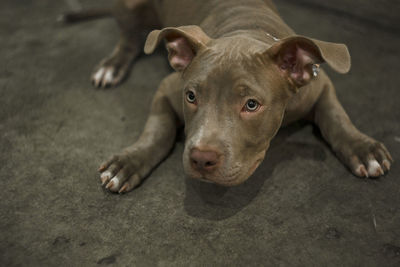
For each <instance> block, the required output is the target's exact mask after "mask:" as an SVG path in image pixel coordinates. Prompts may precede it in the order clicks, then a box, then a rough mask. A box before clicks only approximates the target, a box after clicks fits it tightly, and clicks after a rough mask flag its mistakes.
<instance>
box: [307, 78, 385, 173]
mask: <svg viewBox="0 0 400 267" xmlns="http://www.w3.org/2000/svg"><path fill="white" fill-rule="evenodd" d="M321 78H322V77H321ZM324 78H326V83H325V86H324V89H323V92H322V94H321V96H320V98H319V100H318V102H317V103H316V106H315V116H314V121H315V123H316V124H317V125H318V126H319V128H320V130H321V133H322V135H323V137H324V138H325V139H326V140H327V141H328V143H329V144H330V145H331V146H332V149H333V150H334V152H335V153H336V154H337V156H338V157H339V158H340V159H341V160H342V161H343V163H344V164H345V165H346V166H347V167H349V168H350V170H351V171H352V172H353V173H354V174H355V175H357V176H359V177H378V176H381V175H383V174H384V172H386V171H388V170H389V169H390V165H391V162H392V161H393V159H392V157H391V156H390V153H389V152H388V150H387V149H386V147H385V146H384V145H383V144H382V143H380V142H378V141H376V140H374V139H373V138H371V137H369V136H367V135H365V134H363V133H361V132H360V131H359V130H358V129H357V128H356V127H355V126H354V125H353V123H352V122H351V121H350V119H349V117H348V116H347V114H346V112H345V111H344V109H343V107H342V105H341V104H340V103H339V101H338V99H337V97H336V93H335V89H334V87H333V84H332V83H331V81H330V80H329V78H327V77H326V76H325V77H324Z"/></svg>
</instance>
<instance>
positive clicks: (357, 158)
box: [336, 135, 393, 177]
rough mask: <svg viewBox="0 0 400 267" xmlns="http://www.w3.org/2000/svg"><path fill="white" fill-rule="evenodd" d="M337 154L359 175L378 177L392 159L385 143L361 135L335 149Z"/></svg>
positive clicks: (386, 169) (385, 170)
mask: <svg viewBox="0 0 400 267" xmlns="http://www.w3.org/2000/svg"><path fill="white" fill-rule="evenodd" d="M336 152H337V154H338V156H339V157H340V158H341V159H342V160H343V161H344V163H345V164H346V165H347V166H348V167H349V168H350V169H351V171H352V172H353V173H354V174H355V175H357V176H359V177H379V176H382V175H384V174H385V172H387V171H389V169H390V165H391V163H392V162H393V159H392V157H391V155H390V153H389V151H388V150H387V149H386V147H385V145H384V144H382V143H381V142H378V141H376V140H374V139H372V138H370V137H368V136H365V135H361V136H359V137H358V138H352V140H351V141H348V142H345V143H344V144H342V145H341V147H340V149H338V150H336Z"/></svg>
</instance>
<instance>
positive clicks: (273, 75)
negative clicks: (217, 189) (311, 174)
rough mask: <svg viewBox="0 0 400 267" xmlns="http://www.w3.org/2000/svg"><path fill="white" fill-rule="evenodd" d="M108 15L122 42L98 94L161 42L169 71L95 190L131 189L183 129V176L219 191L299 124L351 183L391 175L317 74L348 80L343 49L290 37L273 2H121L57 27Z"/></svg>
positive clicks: (106, 65)
mask: <svg viewBox="0 0 400 267" xmlns="http://www.w3.org/2000/svg"><path fill="white" fill-rule="evenodd" d="M111 15H112V16H114V17H115V18H116V20H117V22H118V25H119V26H120V29H121V37H120V40H119V42H118V44H117V46H116V48H115V49H114V51H113V53H112V54H111V56H109V57H108V58H106V59H105V60H103V61H102V62H101V63H100V65H99V66H98V67H97V68H96V69H95V71H94V73H93V75H92V81H93V84H94V85H95V86H96V87H108V86H115V85H117V84H118V83H120V82H121V81H122V80H123V78H124V77H125V76H126V73H127V72H128V70H129V67H130V64H131V62H132V61H133V60H134V59H135V58H136V57H137V56H138V55H139V54H140V51H141V50H142V45H143V43H144V52H145V53H146V54H151V53H152V52H153V51H154V50H155V49H156V47H157V46H158V45H159V43H161V42H164V43H165V46H166V49H167V50H168V60H169V63H170V65H171V67H172V68H173V69H174V70H175V72H173V73H172V74H170V75H169V76H167V77H166V78H164V79H163V81H162V82H161V84H160V86H159V88H158V90H157V92H156V94H155V96H154V99H153V101H152V106H151V111H150V115H149V117H148V120H147V122H146V124H145V127H144V130H143V133H142V134H141V136H140V137H139V139H138V140H137V141H136V142H135V143H134V144H133V145H131V146H129V147H127V148H126V149H124V150H123V151H122V152H121V153H119V154H116V155H114V156H112V157H111V158H110V159H109V160H107V161H106V162H104V163H103V164H101V166H100V168H99V172H100V179H101V183H102V185H103V186H105V187H106V188H107V189H109V191H111V192H119V193H123V192H128V191H130V190H132V189H134V188H135V187H137V186H138V185H139V184H140V183H141V181H142V180H143V179H144V178H145V177H146V175H148V174H149V172H150V171H151V170H152V169H153V168H154V167H155V166H156V165H157V164H158V163H159V162H161V161H162V160H163V159H164V158H165V157H166V156H167V155H168V153H169V152H170V150H171V148H172V147H173V145H174V142H175V137H176V134H177V130H178V129H179V128H180V127H182V126H184V132H185V136H186V140H185V148H184V153H183V167H184V171H185V174H186V175H187V176H189V177H192V178H195V179H200V180H202V181H206V182H212V183H216V184H219V185H223V186H234V185H238V184H241V183H243V182H244V181H245V180H247V179H248V178H249V177H250V176H251V175H252V173H253V172H254V171H255V169H256V168H257V167H258V166H259V164H260V163H261V162H262V161H263V159H264V156H265V154H266V151H267V150H268V147H269V145H270V142H271V140H272V138H273V137H274V136H275V134H276V133H277V131H278V129H279V128H280V127H281V126H284V125H287V124H290V123H292V122H294V121H297V120H299V119H306V120H308V121H311V122H313V123H314V124H315V125H317V126H318V127H319V129H320V131H321V134H322V136H323V138H324V139H325V140H326V141H327V142H328V143H329V145H330V146H331V148H332V150H333V151H334V152H335V153H336V155H337V156H338V158H339V159H340V160H341V161H342V162H343V163H344V164H345V165H346V166H347V167H348V168H349V169H350V170H351V171H352V173H353V174H354V175H356V176H359V177H379V176H382V175H384V174H385V172H387V171H389V169H390V167H391V164H392V163H393V159H392V157H391V155H390V153H389V152H388V150H387V149H386V148H385V146H384V145H383V144H382V143H380V142H378V141H376V140H374V139H373V138H371V137H369V136H367V135H365V134H363V133H361V132H360V131H359V130H358V129H357V128H356V127H355V126H354V125H353V124H352V122H351V121H350V119H349V117H348V115H347V114H346V112H345V111H344V109H343V107H342V106H341V104H340V103H339V101H338V99H337V97H336V93H335V88H334V86H333V84H332V82H331V81H330V79H329V77H328V76H327V74H326V73H325V72H324V71H323V70H320V64H322V63H326V64H327V65H329V66H330V67H331V68H332V69H333V70H335V71H337V72H339V73H347V72H348V71H349V69H350V65H351V64H350V55H349V52H348V49H347V47H346V46H345V45H344V44H337V43H330V42H325V41H320V40H316V39H312V38H308V37H305V36H300V35H296V34H295V33H294V31H293V30H292V29H291V28H290V27H289V26H287V25H286V24H285V22H284V21H283V20H282V18H281V17H280V16H279V14H278V11H277V9H276V7H275V6H274V4H273V3H272V1H269V0H224V1H222V0H203V1H194V0H119V1H116V3H115V6H114V7H113V8H111V9H109V10H108V11H107V10H106V11H105V10H100V11H97V12H95V11H92V12H89V13H87V14H86V16H85V15H84V14H82V13H80V14H78V13H76V14H68V15H66V16H64V20H70V21H73V20H80V19H82V18H94V17H100V16H111ZM156 28H157V29H161V30H154V29H156ZM146 31H147V32H150V33H149V34H148V36H147V39H146V40H145V39H144V38H142V36H143V34H142V33H143V32H146Z"/></svg>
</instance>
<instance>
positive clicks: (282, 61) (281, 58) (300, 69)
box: [266, 36, 350, 88]
mask: <svg viewBox="0 0 400 267" xmlns="http://www.w3.org/2000/svg"><path fill="white" fill-rule="evenodd" d="M266 53H267V54H268V56H269V57H271V58H272V59H273V60H274V62H275V63H276V64H277V65H278V67H279V69H280V71H282V72H283V73H284V74H285V75H287V77H288V79H289V81H290V82H291V83H292V84H293V85H294V86H296V87H297V88H298V87H301V86H304V85H306V84H307V83H308V82H310V81H311V79H312V77H313V75H316V74H317V73H316V71H317V66H318V65H314V64H319V63H323V62H326V63H328V65H329V66H330V67H331V68H332V69H334V70H335V71H337V72H339V73H346V72H348V71H349V70H350V54H349V51H348V49H347V47H346V46H345V45H344V44H337V43H329V42H323V41H319V40H314V39H311V38H307V37H303V36H291V37H287V38H284V39H281V40H279V41H278V42H277V43H276V44H274V45H273V46H272V47H270V48H269V49H268V50H267V51H266Z"/></svg>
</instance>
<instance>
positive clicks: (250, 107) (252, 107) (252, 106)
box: [244, 99, 260, 112]
mask: <svg viewBox="0 0 400 267" xmlns="http://www.w3.org/2000/svg"><path fill="white" fill-rule="evenodd" d="M259 106H260V104H259V103H258V102H257V101H256V100H254V99H249V100H247V102H246V105H245V106H244V107H245V110H246V111H250V112H253V111H256V110H257V109H258V107H259Z"/></svg>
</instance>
